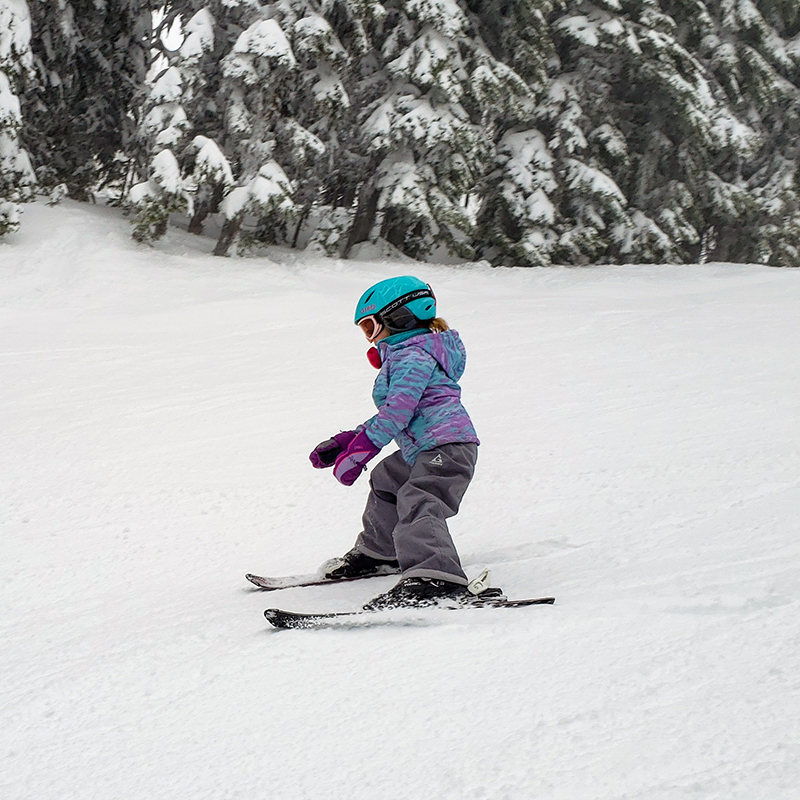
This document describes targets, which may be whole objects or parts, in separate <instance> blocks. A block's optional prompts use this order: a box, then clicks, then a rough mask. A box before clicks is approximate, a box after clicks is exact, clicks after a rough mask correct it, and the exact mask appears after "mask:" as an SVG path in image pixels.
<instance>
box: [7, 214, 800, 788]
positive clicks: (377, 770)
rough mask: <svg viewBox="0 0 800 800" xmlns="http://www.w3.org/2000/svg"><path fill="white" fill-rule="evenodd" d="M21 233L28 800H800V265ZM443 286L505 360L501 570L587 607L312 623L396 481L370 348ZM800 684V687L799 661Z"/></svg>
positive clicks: (474, 353) (492, 484) (488, 450)
mask: <svg viewBox="0 0 800 800" xmlns="http://www.w3.org/2000/svg"><path fill="white" fill-rule="evenodd" d="M7 238H8V241H7V243H5V244H3V245H0V415H1V416H2V420H3V422H2V456H3V457H2V465H3V466H2V472H1V473H0V511H1V515H0V522H1V523H2V528H1V529H0V595H1V596H2V603H1V604H0V641H2V648H1V650H2V656H1V657H0V670H1V671H2V673H1V674H0V709H1V710H0V759H1V761H0V797H2V798H3V800H33V799H35V800H89V799H91V800H145V798H146V799H147V800H177V798H192V800H228V798H245V797H247V798H258V799H263V800H299V799H301V798H310V799H313V800H317V799H319V800H328V799H333V798H336V799H340V798H341V799H342V800H344V799H347V800H421V799H422V798H431V799H433V800H465V799H466V798H469V799H470V800H472V799H473V798H474V799H475V800H477V799H478V798H484V799H485V800H528V799H529V798H536V799H537V800H545V799H547V800H550V799H551V798H552V799H553V800H556V799H558V800H601V799H602V800H606V799H609V800H610V799H611V798H619V799H620V800H621V799H622V798H625V799H626V800H684V799H685V798H698V800H711V799H712V798H714V799H716V798H720V800H722V799H724V800H734V799H736V800H739V799H741V800H756V798H763V800H790V799H793V798H796V797H797V791H798V786H800V679H799V678H798V670H797V658H798V652H799V651H800V569H799V567H798V565H800V541H799V540H798V529H799V527H800V526H799V525H798V521H799V520H800V435H799V434H798V431H800V419H799V418H798V416H799V414H798V406H799V405H800V327H799V326H798V320H800V271H798V270H778V269H770V268H765V267H758V266H731V265H723V264H715V265H707V266H704V267H688V266H683V267H673V266H660V267H603V268H593V269H586V270H582V269H545V270H492V269H490V268H487V267H485V266H482V265H474V266H468V267H461V268H456V267H443V266H431V265H423V266H419V265H414V266H413V268H410V267H409V266H408V265H407V264H398V263H388V262H383V263H381V262H367V261H348V262H344V261H328V260H324V259H321V258H319V259H316V260H315V259H314V258H312V257H309V256H307V255H299V254H297V253H295V252H292V251H289V250H277V249H276V250H275V251H274V253H273V255H272V258H271V259H269V260H268V259H247V260H221V259H216V258H213V257H212V256H210V255H208V253H209V252H210V250H211V248H212V246H213V241H212V240H210V239H199V238H197V237H193V236H190V235H188V234H184V233H181V232H179V231H171V232H170V233H169V234H168V236H167V237H166V239H165V240H163V241H162V242H160V243H158V244H157V246H156V247H155V248H150V247H146V246H142V245H137V244H135V243H134V242H132V241H131V239H130V238H129V225H128V222H127V221H126V220H124V219H122V218H121V216H119V214H118V213H117V212H116V211H114V210H110V209H103V208H97V207H88V206H82V205H79V204H76V203H71V202H68V203H65V204H64V205H63V206H59V207H55V208H48V207H46V206H44V205H34V206H26V207H25V219H24V224H23V226H22V228H21V230H20V232H18V233H16V234H13V235H12V236H9V237H7ZM412 270H413V271H415V272H416V273H417V274H419V276H420V277H422V278H424V279H426V280H429V281H430V282H431V283H432V284H433V286H434V288H435V290H436V292H437V295H438V297H439V301H440V311H441V313H442V315H443V316H444V317H445V318H446V319H447V320H448V321H449V322H450V323H451V325H453V326H454V327H455V328H457V329H458V330H459V332H460V333H461V335H462V337H463V338H464V340H465V342H466V345H467V349H468V352H469V365H468V369H467V374H466V377H465V380H464V382H463V386H464V399H465V404H466V405H467V408H468V409H469V410H470V412H471V414H472V416H473V418H474V420H475V423H476V426H477V427H478V431H479V434H480V435H481V438H482V446H481V449H480V458H479V463H478V472H477V475H476V479H475V482H474V484H473V486H472V487H471V489H470V491H469V493H468V494H467V497H466V500H465V502H464V506H463V508H462V513H461V514H460V515H459V516H458V517H457V518H456V519H455V520H454V521H453V525H452V529H453V532H454V537H455V540H456V543H457V545H458V546H459V549H460V551H461V554H462V557H463V560H464V562H465V567H466V569H467V571H468V573H469V574H471V575H474V574H476V573H477V572H478V571H479V570H480V569H481V568H482V567H484V566H488V567H490V568H491V570H492V574H493V577H494V583H495V584H496V585H500V586H502V587H503V588H504V589H505V591H506V593H507V594H508V595H509V596H510V597H524V596H531V595H541V594H553V595H555V596H556V597H557V604H556V605H555V606H553V607H534V608H530V609H520V610H514V611H511V610H508V611H500V610H478V611H465V612H459V613H457V614H455V613H454V614H451V615H448V614H440V615H439V616H431V615H430V614H429V615H428V616H425V615H424V614H422V615H420V614H419V613H418V614H417V615H416V616H414V615H411V616H409V618H408V619H407V624H405V625H397V626H392V627H375V628H362V629H339V630H328V631H275V630H272V629H269V628H268V625H267V624H266V622H265V620H264V618H263V616H262V611H263V609H264V608H265V607H267V606H269V605H276V604H277V605H281V606H283V607H286V608H291V609H296V610H312V609H313V610H319V609H331V610H333V609H348V608H355V607H357V606H358V605H360V604H361V603H363V602H364V601H365V600H367V599H368V598H369V597H371V596H372V595H373V594H375V593H376V592H378V591H383V590H384V589H386V588H388V587H389V586H391V584H392V579H391V578H388V579H378V580H375V581H369V582H363V583H354V584H349V585H342V586H331V587H318V588H307V589H296V590H288V591H283V592H280V593H277V594H272V595H265V594H262V593H259V592H257V591H251V590H249V589H248V586H247V585H246V583H245V581H244V580H243V575H244V573H245V572H248V571H249V572H257V573H261V574H267V573H268V574H285V573H292V572H307V571H311V570H313V569H314V568H316V566H317V565H318V564H319V563H321V562H322V561H324V560H325V559H327V558H329V557H331V556H334V555H340V554H342V553H343V552H344V551H345V550H347V549H348V548H349V547H350V545H351V543H352V540H353V539H354V537H355V535H356V534H357V532H358V530H359V517H360V512H361V507H362V504H363V501H364V498H365V495H366V489H367V484H366V480H365V479H363V478H362V479H361V480H360V481H359V482H358V483H356V485H355V486H353V487H352V488H349V489H346V488H344V487H342V486H340V485H339V484H337V483H336V482H335V481H334V480H333V478H332V477H331V475H330V473H327V472H325V473H322V472H317V471H315V470H313V469H311V467H310V465H309V463H308V460H307V453H308V451H309V450H310V448H311V447H313V446H314V445H315V444H316V443H317V442H318V441H319V440H321V439H323V438H326V437H327V436H328V435H330V434H331V433H333V432H335V431H337V430H339V429H341V428H350V427H352V426H354V425H355V424H357V423H359V422H361V421H363V420H364V419H366V418H367V417H368V416H370V415H371V414H372V407H371V402H370V397H369V394H370V388H371V384H372V380H373V377H374V372H373V370H372V368H371V367H370V366H369V365H368V363H367V361H366V360H365V358H364V351H365V349H366V348H365V343H364V340H363V337H362V336H361V334H360V333H359V332H358V330H357V329H356V328H355V327H354V326H353V325H352V310H353V307H354V303H355V301H356V299H357V297H358V295H359V294H360V293H361V291H363V289H364V288H366V286H368V285H369V284H370V283H372V282H375V281H376V280H379V279H381V278H383V277H387V276H390V275H392V274H398V273H405V272H408V271H412ZM793 665H794V666H793Z"/></svg>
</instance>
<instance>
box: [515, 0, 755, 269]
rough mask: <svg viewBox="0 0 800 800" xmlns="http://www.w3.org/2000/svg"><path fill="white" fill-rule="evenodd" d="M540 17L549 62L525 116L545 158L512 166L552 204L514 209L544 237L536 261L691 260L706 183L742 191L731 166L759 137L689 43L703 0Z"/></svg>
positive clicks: (705, 208) (701, 20)
mask: <svg viewBox="0 0 800 800" xmlns="http://www.w3.org/2000/svg"><path fill="white" fill-rule="evenodd" d="M667 10H670V11H672V15H671V14H669V13H667ZM550 22H551V25H552V30H553V39H554V45H555V53H556V56H557V59H554V61H553V62H552V65H551V70H552V79H551V81H550V85H549V88H548V91H547V93H546V94H545V95H544V97H543V98H542V100H541V101H540V103H539V104H538V106H537V109H536V113H535V121H536V130H538V131H539V132H540V133H541V134H542V135H543V137H544V140H545V142H546V146H547V151H546V152H545V153H544V154H543V155H542V156H541V157H540V159H539V161H540V162H546V163H547V164H549V165H551V166H550V167H549V168H548V169H547V170H545V171H544V173H543V172H542V170H541V169H540V168H539V167H538V166H537V169H536V174H530V172H531V171H528V174H526V173H525V171H524V169H523V170H522V172H521V174H522V177H523V179H524V180H525V181H527V182H528V183H529V184H530V183H531V182H534V183H533V184H532V185H534V186H539V187H541V189H542V192H543V194H544V195H546V196H547V198H548V199H549V200H550V202H551V203H552V206H553V210H552V212H551V211H550V209H549V208H547V206H546V204H543V203H541V202H540V203H537V204H535V205H534V206H533V209H532V213H533V214H534V217H533V218H532V219H531V220H530V221H529V220H526V219H525V218H524V217H522V218H520V217H519V216H517V221H518V225H519V229H520V230H522V231H525V230H529V229H531V227H533V233H534V234H537V233H539V234H540V238H541V239H543V241H544V244H543V250H544V253H543V257H542V258H540V259H539V260H538V261H539V263H547V261H549V260H557V261H564V262H567V263H598V262H604V261H629V262H631V261H633V262H635V261H645V262H651V261H681V260H686V259H693V258H696V257H697V252H698V251H699V247H700V240H701V236H702V233H703V231H704V229H705V228H706V227H707V222H706V219H707V217H708V215H709V204H710V203H711V202H712V199H711V197H710V195H709V192H708V187H709V186H715V187H716V195H715V196H716V197H719V196H720V195H721V194H728V195H735V196H737V197H739V198H741V199H744V198H743V196H742V195H741V194H740V192H739V168H740V165H741V164H743V163H745V162H746V161H747V160H748V159H749V158H751V157H752V156H753V154H754V153H755V152H756V150H757V148H758V146H759V139H758V135H757V133H756V132H755V131H754V130H753V129H752V128H751V127H749V126H748V125H747V124H745V122H743V120H742V119H740V118H739V117H738V116H737V115H736V114H735V113H734V112H733V111H732V110H731V108H730V107H729V105H728V103H727V99H726V97H725V95H724V93H723V92H722V90H721V87H720V86H719V85H718V83H717V81H716V80H715V79H714V76H713V75H712V74H711V73H710V72H709V71H708V69H706V67H705V65H704V64H703V63H702V62H701V61H700V60H699V59H698V57H697V55H696V53H695V52H693V48H694V47H695V46H696V45H697V44H698V42H699V41H700V40H701V39H702V38H703V36H704V35H706V34H707V33H708V32H711V31H713V21H712V19H711V17H710V16H709V14H708V13H707V12H706V10H705V3H704V2H703V0H681V1H680V2H674V3H669V2H667V0H664V2H659V0H627V1H626V2H622V0H597V2H594V3H591V2H582V1H581V2H570V3H568V5H567V7H566V9H565V10H563V11H559V10H556V11H555V12H554V13H553V14H552V15H551V17H550ZM536 181H538V183H535V182H536ZM545 186H549V187H550V189H552V192H548V191H547V189H546V188H544V187H545ZM512 188H513V182H512ZM519 207H520V208H521V209H523V210H524V205H522V204H521V205H520V206H519ZM551 219H552V220H554V221H555V224H554V225H550V224H549V222H550V220H551ZM542 221H544V222H545V223H548V225H547V229H546V231H544V232H541V231H538V230H537V227H536V224H537V223H538V225H539V226H541V224H542ZM531 223H533V226H532V224H531ZM554 234H556V235H557V238H554ZM534 244H535V241H534ZM534 250H535V248H534ZM531 263H537V262H536V260H535V259H532V260H531Z"/></svg>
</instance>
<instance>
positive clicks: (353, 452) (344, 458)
mask: <svg viewBox="0 0 800 800" xmlns="http://www.w3.org/2000/svg"><path fill="white" fill-rule="evenodd" d="M380 451H381V448H380V447H376V446H375V445H374V444H373V443H372V439H370V438H369V436H367V433H366V431H361V433H359V434H358V436H356V438H355V439H353V441H352V442H350V444H349V445H348V446H347V449H346V450H345V451H344V452H343V453H341V454H340V455H339V456H338V457H337V458H336V463H335V464H334V467H333V476H334V478H336V480H337V481H339V483H341V484H344V485H345V486H352V485H353V484H354V483H355V482H356V480H357V479H358V476H359V475H360V474H361V473H362V472H363V471H364V470H365V469H366V468H367V462H368V461H371V460H372V459H373V458H375V456H376V455H378V453H380Z"/></svg>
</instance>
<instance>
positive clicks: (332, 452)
mask: <svg viewBox="0 0 800 800" xmlns="http://www.w3.org/2000/svg"><path fill="white" fill-rule="evenodd" d="M355 438H356V432H355V431H342V432H341V433H337V434H336V436H332V437H331V438H330V439H326V440H325V441H324V442H320V443H319V444H318V445H317V446H316V447H315V448H314V449H313V450H312V451H311V455H310V456H309V457H308V458H309V461H311V463H312V465H313V466H314V469H325V468H326V467H332V466H333V462H334V461H336V457H337V456H338V455H339V454H340V453H343V452H344V451H345V450H347V446H348V445H349V444H350V442H352V441H353V439H355Z"/></svg>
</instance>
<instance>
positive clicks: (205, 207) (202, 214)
mask: <svg viewBox="0 0 800 800" xmlns="http://www.w3.org/2000/svg"><path fill="white" fill-rule="evenodd" d="M209 210H210V208H209V202H208V200H203V201H202V202H201V203H198V204H197V208H196V209H195V212H194V216H193V217H192V218H191V220H189V233H193V234H195V236H200V235H201V234H202V233H203V223H204V222H205V221H206V217H207V216H208V212H209Z"/></svg>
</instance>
